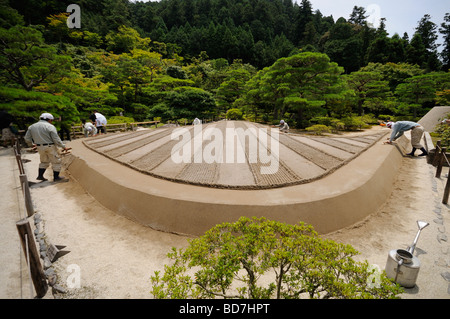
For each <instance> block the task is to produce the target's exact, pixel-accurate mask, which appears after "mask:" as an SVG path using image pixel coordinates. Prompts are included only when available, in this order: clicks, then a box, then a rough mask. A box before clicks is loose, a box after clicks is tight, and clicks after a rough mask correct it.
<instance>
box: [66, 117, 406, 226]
mask: <svg viewBox="0 0 450 319" xmlns="http://www.w3.org/2000/svg"><path fill="white" fill-rule="evenodd" d="M213 128H214V129H216V131H214V130H213ZM184 129H185V130H187V131H188V132H189V134H191V133H192V134H191V136H192V137H194V136H195V134H193V132H194V127H193V126H190V127H186V128H184ZM208 129H209V131H208ZM227 129H233V130H234V129H242V130H241V132H246V133H247V134H250V133H249V132H259V131H258V130H259V129H267V132H268V134H269V135H270V136H272V135H274V136H276V135H277V134H275V133H274V132H273V131H271V130H270V128H268V127H267V126H262V125H257V124H253V123H249V122H243V121H222V122H216V123H211V124H208V125H203V126H202V134H203V137H205V135H207V134H210V133H212V134H211V135H214V134H213V133H214V132H215V133H220V132H221V134H222V135H223V136H226V130H227ZM249 129H253V130H249ZM175 130H176V128H173V127H163V128H159V129H153V130H139V131H135V132H125V133H116V134H106V135H102V136H99V137H96V138H88V139H79V140H75V141H73V142H72V143H71V147H72V155H71V157H70V165H68V168H67V169H68V171H69V172H70V174H71V176H72V177H73V178H75V179H77V180H78V181H79V182H80V183H81V184H82V186H83V187H84V188H85V189H86V191H88V192H89V193H90V194H91V195H93V196H94V197H95V198H96V199H97V200H98V201H99V202H100V203H102V204H103V205H104V206H105V207H107V208H109V209H111V210H113V211H115V212H117V213H119V214H121V215H124V216H127V217H128V218H130V219H132V220H135V221H137V222H139V223H141V224H144V225H147V226H149V227H152V228H154V229H158V230H162V231H167V232H174V233H181V234H189V235H201V234H203V232H205V231H206V230H208V229H210V228H211V227H213V226H214V225H216V224H218V223H222V222H233V221H235V220H237V219H238V218H239V217H240V216H248V217H253V216H256V217H266V218H269V219H274V220H279V221H282V222H286V223H298V222H306V223H309V224H312V225H313V226H314V227H315V229H316V230H317V231H318V232H319V233H327V232H331V231H335V230H338V229H341V228H343V227H346V226H349V225H352V224H354V223H357V222H359V221H361V220H362V219H364V218H365V217H366V216H368V215H369V214H370V213H372V212H374V211H375V210H376V209H377V208H378V207H379V206H380V205H382V204H383V203H384V201H385V198H386V196H389V194H390V192H391V191H392V185H391V184H390V183H389V180H390V178H389V176H395V174H396V172H397V170H398V168H399V165H400V163H401V160H402V158H403V154H404V153H405V152H404V150H405V148H407V145H408V144H407V143H408V142H409V141H408V140H407V138H405V137H403V138H402V139H400V140H399V141H398V143H397V145H396V146H392V145H383V144H382V143H381V139H382V138H383V137H384V136H386V135H387V134H388V133H389V130H387V129H380V130H373V131H372V130H368V131H367V132H364V133H362V134H354V135H352V134H350V135H345V136H344V135H343V136H342V137H339V136H338V137H334V136H326V137H319V136H306V135H298V134H291V133H289V134H284V133H280V134H279V136H278V139H276V141H277V143H278V146H279V149H278V152H277V154H275V152H273V151H272V148H270V147H269V145H270V146H271V145H272V144H271V143H274V141H275V140H271V142H270V143H266V142H265V141H264V139H263V140H260V139H258V138H259V137H260V136H261V135H259V136H258V138H257V139H256V140H257V142H258V152H259V150H260V149H262V151H264V152H266V153H265V154H269V155H270V156H273V157H271V158H272V160H273V159H274V158H276V159H277V165H273V163H274V161H272V162H270V161H269V162H267V161H266V162H263V161H256V162H255V161H253V162H252V161H250V159H251V158H252V156H254V155H255V154H254V152H255V150H254V149H252V147H250V146H249V145H250V143H249V142H248V140H249V136H248V135H247V136H245V135H244V136H243V137H242V136H241V137H236V140H235V141H234V147H235V150H236V149H237V148H238V147H239V145H240V146H241V147H242V148H243V151H244V153H245V158H246V160H245V161H244V162H243V163H241V162H235V163H229V162H226V161H224V162H220V161H214V162H212V163H206V162H205V161H201V162H199V163H195V161H193V160H192V161H190V162H187V163H184V162H181V163H178V164H176V163H174V161H173V158H172V156H171V154H173V152H174V149H175V150H176V149H177V147H178V149H179V148H182V146H183V145H184V144H183V143H182V139H181V138H174V135H173V134H174V132H176V131H175ZM270 132H272V133H270ZM271 134H272V135H271ZM219 135H220V134H219ZM215 138H216V137H214V138H213V137H212V136H209V139H208V138H206V139H204V140H203V143H201V144H198V145H193V144H194V143H191V144H189V145H191V147H192V148H191V152H190V156H191V158H192V159H194V158H195V156H196V155H195V154H198V152H199V150H200V149H201V150H202V151H203V155H204V153H205V152H206V153H207V154H213V155H217V156H218V157H217V158H225V157H226V156H225V155H224V154H217V153H216V152H217V151H218V152H219V153H220V149H226V143H231V142H230V140H226V139H223V140H222V141H216V142H217V144H215V145H223V146H224V147H223V148H220V147H218V148H217V149H215V151H214V152H211V147H210V146H211V144H210V143H211V142H212V141H215ZM274 138H275V137H274ZM246 139H247V140H246ZM237 140H239V141H240V144H239V143H237V142H236V141H237ZM268 140H270V138H268ZM246 141H247V142H246ZM219 142H220V143H219ZM208 145H209V146H208ZM264 147H267V149H264ZM264 152H263V153H264ZM219 155H220V156H219ZM221 156H222V157H221ZM253 158H254V157H253ZM271 165H272V166H276V167H275V168H274V167H270V166H271ZM262 168H266V171H265V172H263V170H262ZM272 168H274V169H273V171H270V169H272ZM267 172H269V173H267Z"/></svg>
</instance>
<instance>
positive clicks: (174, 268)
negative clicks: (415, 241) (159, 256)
mask: <svg viewBox="0 0 450 319" xmlns="http://www.w3.org/2000/svg"><path fill="white" fill-rule="evenodd" d="M356 254H358V253H357V251H356V250H355V249H354V248H352V247H351V246H349V245H344V244H339V243H336V242H334V241H331V240H326V239H322V238H320V237H319V236H318V234H317V233H316V232H315V231H314V229H313V228H312V226H309V225H305V224H303V223H300V224H298V225H287V224H283V223H280V222H276V221H270V220H266V219H264V218H260V219H257V218H253V219H249V218H245V217H242V218H240V219H239V220H238V221H237V222H235V223H223V224H221V225H217V226H216V227H214V228H212V229H211V230H209V231H208V232H206V233H205V234H204V235H203V236H201V237H199V238H196V239H194V240H192V241H191V242H190V245H189V247H188V248H186V249H185V250H181V249H180V250H177V249H175V248H173V250H172V252H171V253H169V254H168V256H169V257H170V258H171V259H172V260H173V264H172V265H170V266H169V265H166V266H165V268H164V273H163V274H162V275H161V272H159V271H156V272H155V273H154V275H153V276H152V277H151V281H152V284H153V288H152V291H151V293H152V294H153V296H154V297H156V298H176V299H180V298H215V297H220V298H248V299H265V298H324V299H325V298H337V299H339V298H345V299H347V298H364V299H369V298H395V297H396V296H397V295H398V294H399V293H400V292H401V288H399V286H398V285H396V284H394V283H392V282H391V281H390V280H389V279H388V278H387V277H386V276H385V274H384V273H381V272H377V271H376V269H374V268H373V267H371V266H370V265H369V264H368V263H367V262H363V263H361V262H356V261H355V260H353V258H352V257H353V256H355V255H356Z"/></svg>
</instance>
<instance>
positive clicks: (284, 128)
mask: <svg viewBox="0 0 450 319" xmlns="http://www.w3.org/2000/svg"><path fill="white" fill-rule="evenodd" d="M276 126H278V127H279V128H280V132H285V133H287V132H289V125H288V124H287V123H286V121H285V120H281V121H280V124H279V125H276Z"/></svg>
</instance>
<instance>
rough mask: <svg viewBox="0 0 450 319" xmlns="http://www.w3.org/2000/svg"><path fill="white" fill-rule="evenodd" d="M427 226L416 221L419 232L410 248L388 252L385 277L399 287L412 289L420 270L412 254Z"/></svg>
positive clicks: (425, 223)
mask: <svg viewBox="0 0 450 319" xmlns="http://www.w3.org/2000/svg"><path fill="white" fill-rule="evenodd" d="M428 225H429V223H427V222H424V221H420V220H418V221H417V226H418V227H419V230H418V231H417V234H416V237H415V238H414V241H413V243H412V244H411V246H410V247H408V249H407V250H405V249H393V250H391V251H390V252H389V255H388V259H387V262H386V268H385V271H386V275H387V277H388V278H391V279H393V280H394V281H395V282H396V283H398V284H399V285H400V286H403V287H406V288H412V287H414V286H415V284H416V280H417V276H418V275H419V270H420V261H419V259H418V258H417V257H415V256H413V253H414V250H415V249H416V245H417V241H418V240H419V236H420V232H421V231H422V229H424V228H425V227H427V226H428Z"/></svg>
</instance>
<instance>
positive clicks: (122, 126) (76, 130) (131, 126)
mask: <svg viewBox="0 0 450 319" xmlns="http://www.w3.org/2000/svg"><path fill="white" fill-rule="evenodd" d="M158 123H159V121H147V122H133V123H117V124H107V125H106V127H105V129H106V132H125V131H128V130H132V131H135V130H136V129H137V128H138V127H139V126H147V125H151V126H153V125H155V128H156V127H157V126H158ZM71 136H72V138H78V137H83V136H84V132H83V126H82V125H74V126H72V132H71Z"/></svg>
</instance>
